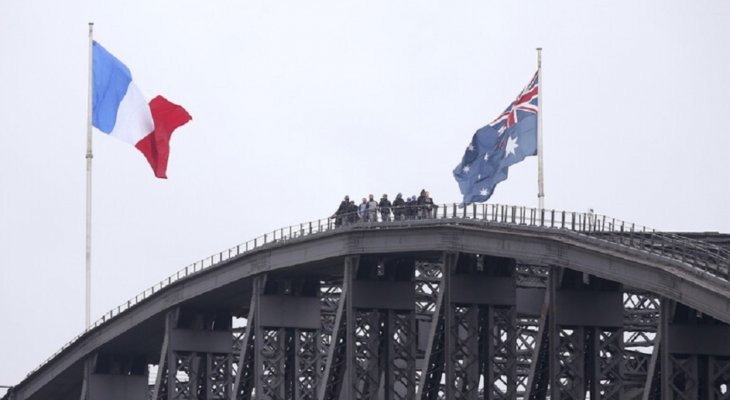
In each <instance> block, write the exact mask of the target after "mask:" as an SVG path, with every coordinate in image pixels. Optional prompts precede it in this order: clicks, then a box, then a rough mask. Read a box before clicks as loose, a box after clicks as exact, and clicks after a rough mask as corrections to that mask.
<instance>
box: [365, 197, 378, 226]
mask: <svg viewBox="0 0 730 400" xmlns="http://www.w3.org/2000/svg"><path fill="white" fill-rule="evenodd" d="M367 209H368V222H378V212H377V211H378V202H377V201H375V198H374V197H373V195H372V194H371V195H369V196H368V207H367Z"/></svg>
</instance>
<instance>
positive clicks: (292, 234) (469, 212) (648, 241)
mask: <svg viewBox="0 0 730 400" xmlns="http://www.w3.org/2000/svg"><path fill="white" fill-rule="evenodd" d="M391 210H392V211H393V214H392V215H391V220H390V221H383V218H382V215H380V216H379V214H380V212H377V213H372V214H370V215H373V214H374V215H375V219H374V220H368V218H367V215H368V214H367V212H366V213H365V215H363V216H361V215H360V214H359V213H356V212H353V213H347V214H342V215H338V216H332V217H328V218H324V219H319V220H315V221H310V222H304V223H301V224H299V225H291V226H288V227H284V228H280V229H277V230H274V231H271V232H269V233H266V234H263V235H261V236H259V237H257V238H254V239H252V240H249V241H247V242H244V243H242V244H239V245H237V246H234V247H231V248H229V249H226V250H223V251H221V252H219V253H216V254H213V255H211V256H210V257H207V258H204V259H202V260H200V261H196V262H194V263H192V264H190V265H188V266H186V267H185V268H182V269H180V270H179V271H177V272H176V273H174V274H172V275H170V276H168V277H167V278H165V279H163V280H161V281H160V282H158V283H156V284H154V285H153V286H151V287H149V288H147V289H145V290H144V291H143V292H142V293H140V294H138V295H136V296H134V298H132V299H129V300H128V301H127V302H125V303H123V304H121V305H119V306H117V307H116V308H114V309H112V310H110V311H108V312H107V313H105V314H104V315H103V316H102V317H101V318H99V319H98V320H97V321H96V322H94V323H93V324H92V325H91V326H90V327H88V328H87V329H86V330H85V331H84V332H82V333H81V334H79V335H78V336H76V337H75V338H73V339H72V340H71V341H69V342H68V343H66V344H65V345H64V346H63V347H61V349H59V350H58V351H57V352H56V353H54V354H53V355H52V356H50V357H49V358H48V359H46V360H45V361H44V362H43V363H42V364H41V365H40V366H38V367H37V368H36V369H34V370H33V371H31V372H30V373H29V374H28V375H31V374H33V373H34V372H36V371H37V370H38V369H40V368H41V367H43V366H44V365H46V364H47V363H48V362H49V361H50V360H52V359H53V358H55V357H56V356H57V355H58V354H60V353H61V352H62V351H64V350H65V349H66V348H68V347H69V346H71V345H72V344H73V343H75V342H76V341H77V340H78V339H79V338H81V337H82V336H83V335H84V334H86V333H87V332H89V331H91V330H93V329H96V328H97V327H99V326H100V325H103V324H105V323H107V322H108V321H110V320H111V319H113V318H115V317H116V316H118V315H119V314H121V313H123V312H125V311H127V310H128V309H130V308H132V307H134V306H136V305H137V304H139V303H140V302H142V301H144V300H146V299H147V298H149V297H150V296H152V295H154V294H155V293H157V292H159V291H160V290H162V289H163V288H165V287H167V286H169V285H171V284H172V283H175V282H177V281H179V280H181V279H185V278H188V277H191V276H193V275H195V274H197V273H199V272H201V271H203V270H206V269H208V268H211V267H214V266H217V265H220V264H222V263H224V262H225V261H228V260H230V259H232V258H235V257H238V256H240V255H243V254H246V253H248V252H251V251H253V250H256V249H260V248H262V247H264V246H271V245H274V244H282V243H284V242H290V241H292V240H297V239H300V238H303V237H309V236H311V235H316V234H320V233H324V232H329V231H333V230H335V229H359V228H365V229H367V228H368V227H369V226H373V225H376V224H377V225H378V226H387V225H391V224H392V225H403V224H413V223H418V224H429V223H433V221H434V220H444V221H447V220H448V221H449V222H450V223H459V222H468V223H485V224H490V225H494V224H506V225H518V226H530V227H539V228H545V229H559V230H568V231H572V232H576V233H579V234H581V235H587V236H590V237H592V238H595V239H599V240H603V241H606V242H611V243H615V244H619V245H622V246H628V247H631V248H635V249H639V250H643V251H648V252H650V253H653V254H656V255H660V256H664V257H667V258H671V259H674V260H676V261H679V262H682V263H684V264H686V265H688V266H690V267H691V269H692V270H693V272H697V273H702V274H705V275H709V277H714V278H718V279H721V280H723V281H725V282H730V251H727V250H725V249H723V248H721V247H719V246H717V245H714V244H711V243H706V242H702V241H698V240H693V239H689V238H685V237H682V236H679V235H675V234H671V233H665V232H657V231H656V230H654V229H651V228H647V227H645V226H641V225H637V224H634V223H629V222H625V221H621V220H618V219H615V218H610V217H606V216H603V215H598V214H593V213H577V212H570V211H557V210H545V209H542V210H541V209H537V208H529V207H519V206H508V205H498V204H471V205H466V206H463V205H460V204H444V205H434V206H428V207H427V206H407V207H391Z"/></svg>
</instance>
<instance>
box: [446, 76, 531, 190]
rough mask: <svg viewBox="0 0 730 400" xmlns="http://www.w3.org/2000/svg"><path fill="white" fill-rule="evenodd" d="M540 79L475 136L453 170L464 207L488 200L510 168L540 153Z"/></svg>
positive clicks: (527, 87)
mask: <svg viewBox="0 0 730 400" xmlns="http://www.w3.org/2000/svg"><path fill="white" fill-rule="evenodd" d="M538 76H539V74H538V73H535V76H534V77H533V78H532V80H531V81H530V83H529V84H528V85H527V86H526V87H525V89H524V90H522V92H521V93H520V94H519V96H517V99H516V100H515V101H514V102H512V104H510V105H509V107H507V109H506V110H505V111H504V112H503V113H502V114H500V115H499V116H498V117H497V119H495V120H494V121H493V122H491V123H490V124H488V125H487V126H485V127H483V128H481V129H479V130H477V131H476V133H474V136H473V137H472V139H471V143H469V146H467V148H466V151H465V152H464V157H463V158H462V159H461V162H460V163H459V165H457V166H456V168H455V169H454V178H456V182H458V184H459V189H460V190H461V194H462V195H463V196H464V204H469V203H477V202H483V201H487V199H489V198H490V197H491V196H492V193H493V192H494V188H495V187H496V186H497V184H498V183H499V182H502V181H503V180H505V179H507V175H508V168H509V167H510V166H511V165H513V164H516V163H518V162H520V161H522V160H524V159H525V157H527V156H534V155H536V154H537V125H538V119H537V117H538V115H537V113H538V111H539V108H538V100H539V93H538V90H539V82H538Z"/></svg>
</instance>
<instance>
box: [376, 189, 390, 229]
mask: <svg viewBox="0 0 730 400" xmlns="http://www.w3.org/2000/svg"><path fill="white" fill-rule="evenodd" d="M390 205H391V204H390V200H388V195H387V194H385V193H383V197H381V198H380V203H378V207H380V217H381V218H382V220H383V222H390Z"/></svg>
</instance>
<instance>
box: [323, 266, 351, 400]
mask: <svg viewBox="0 0 730 400" xmlns="http://www.w3.org/2000/svg"><path fill="white" fill-rule="evenodd" d="M358 263H359V258H358V257H357V256H355V257H346V258H345V261H344V265H343V274H342V275H343V278H342V291H341V293H340V295H339V299H338V301H337V309H336V312H335V318H334V322H333V327H332V336H331V338H330V344H329V347H328V350H327V357H326V364H325V368H324V373H323V375H322V378H321V384H320V389H319V399H320V400H339V399H340V398H343V399H347V398H348V397H342V396H349V390H350V387H351V385H352V381H351V380H348V379H349V378H348V377H349V374H350V372H349V371H352V369H350V370H348V369H347V368H348V367H349V368H352V367H351V365H350V363H351V361H350V356H349V355H350V351H351V348H350V345H349V344H348V343H349V336H348V335H347V334H348V332H349V328H348V324H347V320H348V319H349V318H350V316H348V315H347V314H346V312H347V309H348V305H347V302H348V300H347V299H348V298H349V297H350V288H351V287H352V275H353V271H354V270H356V267H357V264H358Z"/></svg>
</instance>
